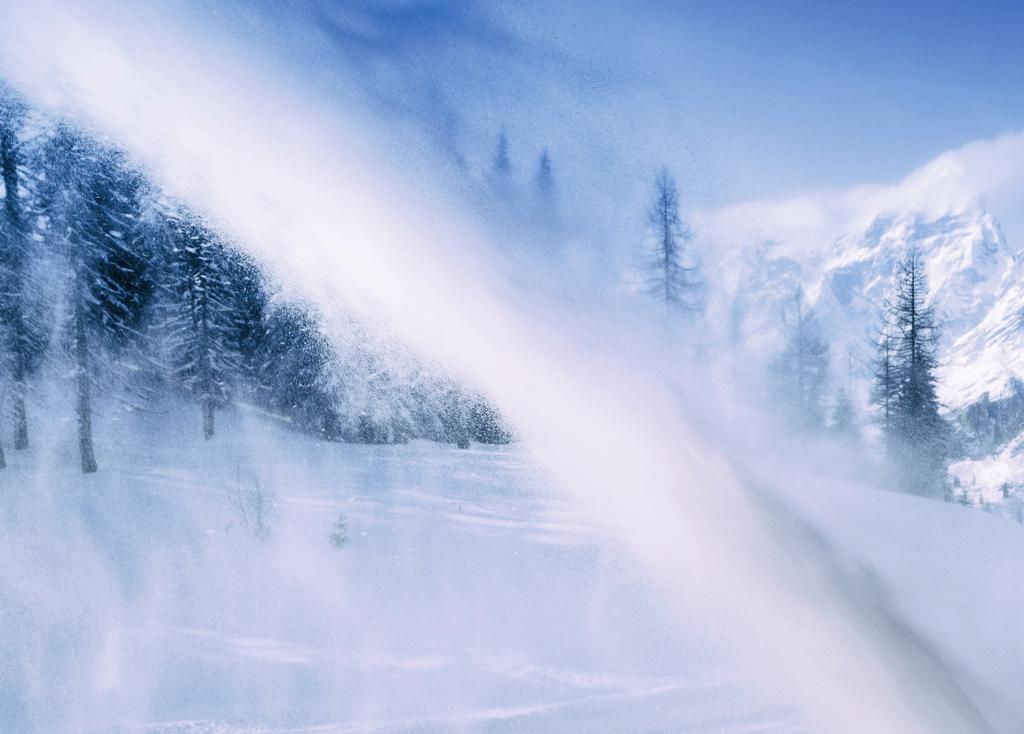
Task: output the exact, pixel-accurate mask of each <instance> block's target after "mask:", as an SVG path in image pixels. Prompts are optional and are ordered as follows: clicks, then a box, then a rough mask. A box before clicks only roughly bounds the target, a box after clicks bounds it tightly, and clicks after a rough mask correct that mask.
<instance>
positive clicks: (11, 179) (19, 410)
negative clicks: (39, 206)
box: [0, 126, 28, 451]
mask: <svg viewBox="0 0 1024 734" xmlns="http://www.w3.org/2000/svg"><path fill="white" fill-rule="evenodd" d="M15 146H16V141H15V139H14V133H13V131H12V130H11V129H10V128H8V127H6V126H5V127H4V129H3V130H2V131H0V159H2V160H0V167H2V168H3V179H4V190H5V192H6V193H5V194H4V208H5V209H6V211H7V219H8V223H9V224H10V227H11V238H12V240H13V241H12V242H11V243H9V249H10V253H11V280H12V282H11V294H10V298H11V302H10V310H11V321H12V325H13V327H14V328H13V333H12V334H11V344H10V350H11V357H12V362H13V365H14V369H13V374H12V378H13V379H12V382H13V383H14V385H13V387H14V390H13V399H14V448H15V450H19V451H20V450H21V449H27V448H28V414H27V412H26V410H25V372H26V371H27V370H26V362H27V359H28V355H27V354H26V352H27V349H28V346H27V334H26V333H25V312H24V309H25V304H24V298H25V282H24V281H25V278H24V268H25V254H24V245H25V241H24V239H23V238H24V236H25V232H24V217H23V216H22V211H21V201H20V200H19V199H18V195H19V194H18V189H19V183H18V158H17V150H16V147H15Z"/></svg>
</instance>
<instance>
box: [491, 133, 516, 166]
mask: <svg viewBox="0 0 1024 734" xmlns="http://www.w3.org/2000/svg"><path fill="white" fill-rule="evenodd" d="M491 171H492V172H493V173H494V175H495V176H496V177H501V178H507V177H508V176H509V175H510V174H511V173H512V159H511V158H510V157H509V153H508V133H506V132H505V129H504V128H502V129H501V132H500V133H498V142H497V144H496V145H495V148H494V159H493V160H492V161H491Z"/></svg>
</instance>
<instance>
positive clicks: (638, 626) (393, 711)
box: [0, 412, 1024, 732]
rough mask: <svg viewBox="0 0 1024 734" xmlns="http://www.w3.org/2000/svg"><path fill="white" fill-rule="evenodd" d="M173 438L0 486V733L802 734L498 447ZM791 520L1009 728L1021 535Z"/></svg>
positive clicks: (975, 523) (141, 421)
mask: <svg viewBox="0 0 1024 734" xmlns="http://www.w3.org/2000/svg"><path fill="white" fill-rule="evenodd" d="M191 418H193V416H192V415H191V413H189V414H187V415H185V416H182V419H181V420H174V421H168V420H165V419H154V418H153V417H140V416H127V417H123V418H121V419H118V420H108V421H106V422H105V423H104V425H105V426H106V428H105V433H104V434H103V435H102V436H101V442H100V445H106V446H111V445H114V442H116V445H117V446H118V450H117V452H116V455H109V456H106V457H101V461H102V460H103V459H104V458H105V460H106V465H107V466H106V468H105V469H104V470H103V471H101V473H100V474H98V475H95V476H91V477H82V476H80V475H79V474H78V473H77V472H76V470H75V464H74V462H73V461H71V460H70V459H71V458H73V457H67V456H65V454H67V453H69V451H68V450H69V449H70V448H71V447H69V446H63V445H61V444H59V443H57V444H54V445H50V446H44V447H42V448H39V449H35V450H33V453H29V454H18V455H17V456H15V457H13V461H12V466H11V467H10V468H9V469H8V470H7V471H6V472H4V473H2V475H0V490H2V491H0V496H2V501H0V582H2V583H0V658H2V659H3V660H4V661H5V663H4V665H3V666H2V668H0V720H2V721H3V722H4V727H3V730H4V731H11V732H22V731H24V732H44V731H45V732H62V731H87V732H113V731H118V732H123V731H139V732H236V731H282V732H283V731H309V730H311V729H314V728H315V730H316V731H324V732H356V731H360V732H362V731H366V732H370V731H375V732H377V731H383V732H431V731H438V732H441V731H445V732H447V731H454V730H457V731H509V732H531V731H535V732H550V731H559V732H602V731H604V732H622V731H631V732H655V731H667V730H669V731H685V732H712V731H714V732H740V731H743V732H748V731H764V732H769V731H772V732H803V731H807V730H808V729H807V727H806V724H805V723H804V722H803V721H802V720H801V717H800V715H799V713H798V712H797V711H796V709H795V708H794V707H793V706H792V705H790V704H788V703H787V702H786V701H784V700H781V699H779V698H778V697H777V692H775V691H774V689H772V688H771V687H768V686H765V685H764V682H760V681H758V680H756V679H754V678H752V677H751V676H750V675H749V674H748V673H747V672H745V671H746V669H745V667H744V666H743V665H741V664H739V663H738V662H737V661H735V660H732V659H730V658H729V657H727V656H726V655H725V654H724V653H723V652H722V651H721V650H719V649H718V648H717V646H716V645H715V644H712V642H711V641H710V640H708V639H706V638H705V637H704V636H702V635H700V634H698V633H697V632H696V631H695V630H694V628H691V627H690V626H689V625H688V624H687V620H686V619H685V618H680V616H679V614H678V612H674V611H673V610H674V609H675V608H674V607H671V606H669V605H668V604H666V603H664V601H663V600H661V599H660V597H659V594H658V592H657V591H656V587H655V586H654V585H653V584H648V583H647V582H646V581H645V577H644V573H643V572H642V570H641V569H638V568H637V567H636V566H634V565H633V564H632V563H629V562H627V561H626V560H625V557H626V556H625V554H624V553H623V552H622V549H621V548H619V547H617V546H616V545H615V544H614V543H612V542H611V541H609V540H607V539H606V534H605V532H604V530H603V528H601V527H599V526H596V525H595V524H593V523H592V522H591V521H589V520H588V519H587V518H586V517H585V516H583V515H582V514H581V513H580V512H578V511H577V510H576V509H575V508H574V507H572V506H570V505H568V504H567V503H566V502H565V501H564V500H562V499H560V498H558V497H557V496H554V495H553V494H552V493H551V492H550V491H548V490H547V489H546V488H545V487H544V485H543V483H542V482H541V481H540V479H539V478H538V476H537V474H536V472H535V471H534V470H533V468H532V467H531V466H530V464H529V463H528V462H527V461H526V459H525V457H524V454H523V453H522V451H521V449H520V448H519V447H516V446H510V447H501V448H487V449H484V448H479V447H474V448H472V449H471V450H469V451H458V450H456V449H453V448H450V447H446V446H440V445H434V444H428V443H413V444H410V445H406V446H382V447H370V446H353V445H342V444H328V443H321V442H317V441H314V440H311V439H309V438H307V437H303V436H300V435H296V434H294V433H292V432H290V431H289V430H288V429H287V428H285V427H282V426H280V425H278V424H276V423H274V422H272V421H269V420H268V419H266V418H263V417H261V416H257V415H253V414H248V413H244V412H243V413H241V414H238V415H234V416H227V417H225V420H223V421H222V422H221V423H222V431H221V435H220V436H218V437H217V438H216V439H215V440H214V441H212V442H209V443H205V444H204V443H203V442H202V441H201V440H199V439H197V438H195V437H194V436H193V434H194V433H198V431H192V430H183V429H181V428H171V427H170V426H172V425H174V426H185V427H186V428H187V429H191V428H192V421H190V420H189V419H191ZM801 497H802V499H801ZM791 499H792V500H793V501H794V502H796V503H797V506H802V512H803V513H805V514H807V515H808V516H810V517H812V519H813V521H814V523H815V525H816V526H817V527H818V528H819V531H820V532H823V533H825V536H823V537H827V538H828V539H829V541H828V542H834V543H835V544H836V546H837V547H838V548H841V549H843V551H844V552H848V553H850V554H851V556H850V557H851V558H861V559H862V560H861V561H859V562H852V561H849V560H847V561H844V563H847V564H849V563H855V565H856V564H858V563H863V564H864V565H863V567H862V572H863V573H870V574H873V575H876V576H877V585H878V590H879V592H878V593H879V594H882V595H885V596H890V597H891V600H892V606H893V609H894V610H896V611H895V612H894V613H898V614H905V615H906V617H907V619H908V620H910V621H911V622H912V623H913V624H914V625H915V626H917V627H918V628H919V629H921V630H923V631H924V633H925V635H926V637H927V639H929V640H931V641H932V642H933V643H934V644H935V648H936V650H937V651H938V653H937V654H940V655H942V656H944V657H945V659H946V664H947V665H948V666H949V667H950V669H951V670H954V671H956V672H957V673H958V675H959V676H960V678H961V682H962V684H963V685H964V687H965V689H966V690H967V691H968V692H970V694H971V695H972V696H974V697H975V701H976V702H977V703H979V704H980V705H982V708H983V710H984V711H985V712H986V713H987V714H988V715H989V717H990V719H991V721H992V723H993V726H994V730H995V731H1014V730H1015V729H1014V726H1013V724H1014V723H1016V724H1020V723H1021V722H1022V721H1024V695H1022V694H1021V692H1020V691H1019V687H1017V686H1015V685H1014V684H1013V681H1017V680H1020V679H1021V677H1022V676H1024V662H1021V661H1022V660H1024V655H1022V654H1021V653H1022V652H1024V631H1022V628H1021V626H1020V624H1019V623H1018V621H1019V619H1021V618H1022V615H1024V593H1022V592H1021V589H1024V584H1021V583H1020V582H1021V581H1022V580H1024V578H1022V573H1021V571H1020V565H1019V563H1016V562H1015V560H1014V559H1019V558H1020V557H1022V555H1024V532H1022V528H1021V526H1019V525H1017V524H1015V523H1010V522H1009V521H1006V520H1004V519H1001V518H996V517H993V516H989V515H985V514H983V513H977V512H969V511H966V510H965V509H963V508H960V507H956V506H952V505H943V504H939V503H931V502H927V501H923V500H916V499H913V498H906V497H900V496H894V495H888V494H879V493H874V492H864V491H845V490H835V491H830V492H829V493H828V496H827V498H825V499H824V500H823V498H822V497H820V496H819V497H813V496H808V495H807V494H806V493H804V494H802V495H799V496H796V497H793V498H791ZM339 517H341V518H342V519H343V521H344V528H343V530H342V531H341V533H340V535H339V534H338V532H337V531H338V524H337V523H338V519H339ZM332 534H333V535H334V541H335V542H332V540H331V536H332ZM339 546H340V547H339ZM979 558H985V562H984V563H982V564H979V562H978V559H979Z"/></svg>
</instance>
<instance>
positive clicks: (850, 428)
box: [831, 388, 860, 439]
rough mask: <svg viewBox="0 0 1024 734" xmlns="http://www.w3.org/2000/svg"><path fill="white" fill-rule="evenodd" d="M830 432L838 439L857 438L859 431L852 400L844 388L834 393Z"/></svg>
mask: <svg viewBox="0 0 1024 734" xmlns="http://www.w3.org/2000/svg"><path fill="white" fill-rule="evenodd" d="M831 428H832V432H833V433H835V434H836V435H837V436H839V437H840V438H845V439H851V438H857V436H858V435H859V433H860V431H859V430H858V428H857V414H856V411H855V410H854V407H853V400H851V399H850V393H849V391H848V390H846V388H839V391H838V392H837V393H836V402H835V405H833V407H832V425H831Z"/></svg>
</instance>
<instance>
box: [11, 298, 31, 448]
mask: <svg viewBox="0 0 1024 734" xmlns="http://www.w3.org/2000/svg"><path fill="white" fill-rule="evenodd" d="M14 325H15V339H16V340H17V342H18V346H17V351H16V352H15V355H14V380H13V383H14V385H13V387H14V448H15V450H17V451H21V450H22V449H27V448H28V413H27V411H26V410H25V392H26V389H25V337H24V333H25V321H24V319H22V318H21V313H20V309H19V313H18V314H16V316H15V320H14Z"/></svg>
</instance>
